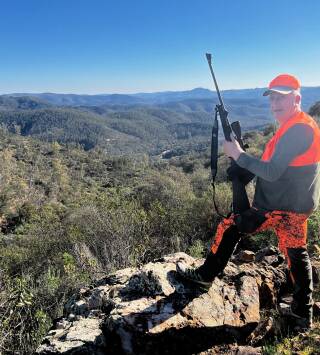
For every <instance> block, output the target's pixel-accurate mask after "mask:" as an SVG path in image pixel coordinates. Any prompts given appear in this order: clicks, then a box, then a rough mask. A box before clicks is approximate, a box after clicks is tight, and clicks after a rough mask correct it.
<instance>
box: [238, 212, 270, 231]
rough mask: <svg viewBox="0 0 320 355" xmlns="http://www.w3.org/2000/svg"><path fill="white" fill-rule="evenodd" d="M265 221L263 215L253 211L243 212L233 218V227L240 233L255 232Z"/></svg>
mask: <svg viewBox="0 0 320 355" xmlns="http://www.w3.org/2000/svg"><path fill="white" fill-rule="evenodd" d="M265 220H266V217H265V215H264V214H263V213H261V212H258V211H256V210H254V209H249V210H247V211H244V212H243V213H241V214H239V215H237V216H235V218H234V222H235V225H236V226H237V229H238V231H239V232H240V233H253V232H255V231H256V230H257V229H258V228H259V227H260V226H261V225H262V223H263V222H265Z"/></svg>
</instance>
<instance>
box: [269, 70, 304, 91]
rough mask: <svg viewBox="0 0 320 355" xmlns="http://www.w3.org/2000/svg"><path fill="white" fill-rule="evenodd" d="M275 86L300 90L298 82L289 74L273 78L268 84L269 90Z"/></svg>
mask: <svg viewBox="0 0 320 355" xmlns="http://www.w3.org/2000/svg"><path fill="white" fill-rule="evenodd" d="M275 86H287V87H290V88H292V89H294V90H297V89H299V88H300V86H301V84H300V81H299V80H298V79H297V78H296V77H294V76H293V75H290V74H280V75H278V76H277V77H275V78H274V79H273V80H272V81H271V82H270V84H269V89H272V88H274V87H275Z"/></svg>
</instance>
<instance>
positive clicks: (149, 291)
mask: <svg viewBox="0 0 320 355" xmlns="http://www.w3.org/2000/svg"><path fill="white" fill-rule="evenodd" d="M274 255H275V257H277V255H278V254H277V253H275V254H274ZM262 259H263V260H262ZM179 261H183V262H185V263H186V264H188V265H190V266H193V265H200V264H201V263H202V262H203V260H195V259H193V258H192V257H190V256H188V255H186V254H184V253H177V254H173V255H169V256H167V257H164V258H162V259H160V260H157V261H155V262H152V263H149V264H146V265H145V266H143V267H141V268H139V269H135V268H128V269H124V270H120V271H118V272H116V273H115V274H113V275H110V276H107V277H106V278H104V279H101V280H99V281H98V282H97V283H96V285H95V287H92V288H87V289H81V290H79V292H78V294H77V295H74V296H73V297H72V299H71V300H70V301H69V302H68V303H67V304H66V305H65V314H64V317H63V319H60V320H59V321H57V322H56V325H55V327H54V329H52V330H51V331H50V332H49V334H48V335H47V337H46V338H45V339H44V341H43V344H42V345H41V346H40V347H39V348H38V350H37V353H38V354H117V355H118V354H139V355H140V354H155V355H156V354H178V353H183V354H199V353H206V352H207V351H209V352H207V353H208V354H209V353H214V351H215V347H217V349H218V348H220V347H221V346H222V345H225V344H230V348H229V349H230V352H229V353H230V354H231V353H234V354H236V353H238V354H240V353H244V352H240V349H241V348H240V347H238V348H236V349H237V350H234V352H232V351H231V348H232V346H234V344H236V343H237V344H242V345H244V344H246V341H247V339H251V338H252V334H254V329H256V327H257V325H258V324H259V322H260V311H261V309H262V308H270V307H273V306H275V303H276V302H277V296H278V292H279V289H280V287H281V285H283V284H284V283H285V282H286V277H285V273H284V270H283V267H282V266H278V267H277V268H275V267H274V266H272V265H270V264H268V263H267V261H266V260H265V259H264V258H261V263H254V262H248V260H246V262H245V263H243V262H241V257H240V258H238V259H237V257H235V258H234V259H233V262H229V264H228V266H227V268H226V270H225V272H224V274H223V276H222V277H221V278H216V279H215V281H214V282H213V284H212V286H211V288H210V289H209V290H208V292H203V291H200V290H198V289H197V288H195V287H194V286H193V285H191V284H189V283H188V282H185V281H184V280H181V279H180V278H179V276H178V275H177V273H176V271H175V270H176V263H177V262H179ZM273 262H274V260H273ZM250 334H251V338H250V336H249V335H250ZM231 345H232V346H231ZM210 349H211V350H210ZM243 349H245V348H243ZM248 349H249V348H248ZM251 350H252V349H251ZM251 350H250V351H251ZM241 351H242V350H241ZM258 351H260V349H259V350H258V349H257V353H259V352H258ZM250 353H251V352H250Z"/></svg>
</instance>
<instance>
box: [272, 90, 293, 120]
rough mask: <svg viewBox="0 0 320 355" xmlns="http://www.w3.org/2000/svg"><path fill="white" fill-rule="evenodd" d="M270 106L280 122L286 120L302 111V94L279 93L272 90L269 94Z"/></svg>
mask: <svg viewBox="0 0 320 355" xmlns="http://www.w3.org/2000/svg"><path fill="white" fill-rule="evenodd" d="M269 98H270V108H271V112H272V114H273V116H274V117H275V119H276V120H277V121H279V122H280V123H283V122H286V121H287V120H288V119H289V118H290V117H292V116H293V115H294V114H296V113H297V112H298V111H300V106H299V103H300V96H299V95H296V94H294V93H290V94H286V95H284V94H279V93H277V92H272V93H271V94H270V95H269Z"/></svg>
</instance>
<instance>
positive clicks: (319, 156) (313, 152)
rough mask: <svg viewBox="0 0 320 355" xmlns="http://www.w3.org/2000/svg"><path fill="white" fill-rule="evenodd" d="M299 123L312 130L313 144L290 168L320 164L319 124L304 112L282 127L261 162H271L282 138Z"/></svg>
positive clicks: (271, 141) (269, 144)
mask: <svg viewBox="0 0 320 355" xmlns="http://www.w3.org/2000/svg"><path fill="white" fill-rule="evenodd" d="M299 123H302V124H306V125H308V126H309V127H311V128H312V130H313V142H312V144H311V146H310V147H309V149H307V150H306V151H305V152H304V153H302V154H300V155H298V156H297V157H296V158H295V159H293V160H292V162H291V163H290V164H289V166H304V165H311V164H316V163H318V162H320V129H319V127H318V125H317V123H316V122H315V121H314V120H313V118H312V117H310V116H309V115H307V114H306V113H304V112H299V113H298V114H296V115H295V116H294V117H293V118H291V119H290V120H288V121H287V122H285V123H283V124H282V125H281V126H280V128H279V129H278V130H277V132H276V133H275V135H274V136H273V137H272V139H271V140H270V141H269V142H268V144H267V145H266V148H265V151H264V153H263V155H262V157H261V160H263V161H268V160H270V159H271V157H272V155H273V153H274V151H275V148H276V145H277V144H278V142H279V140H280V138H281V137H282V136H283V135H284V134H285V133H286V131H287V130H288V129H289V128H291V127H292V126H294V125H295V124H299ZM301 139H303V137H301Z"/></svg>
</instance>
